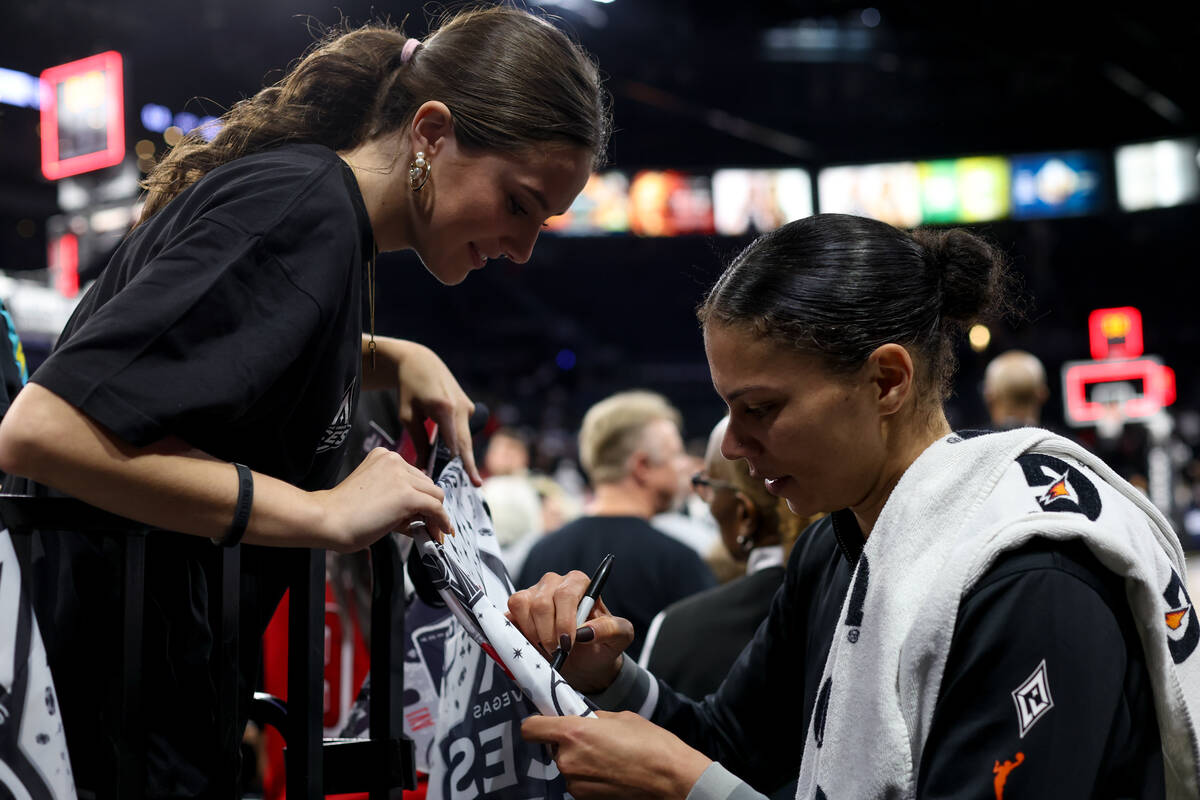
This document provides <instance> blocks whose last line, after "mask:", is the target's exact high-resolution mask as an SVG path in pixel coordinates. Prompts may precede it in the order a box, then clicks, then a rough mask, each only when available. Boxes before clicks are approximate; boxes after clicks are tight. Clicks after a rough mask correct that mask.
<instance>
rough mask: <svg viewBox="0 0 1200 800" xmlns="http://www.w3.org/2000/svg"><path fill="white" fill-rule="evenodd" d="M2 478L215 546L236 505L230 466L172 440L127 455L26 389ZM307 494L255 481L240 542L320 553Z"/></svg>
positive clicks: (321, 517) (17, 405)
mask: <svg viewBox="0 0 1200 800" xmlns="http://www.w3.org/2000/svg"><path fill="white" fill-rule="evenodd" d="M0 468H3V469H4V470H5V471H6V472H11V473H15V474H19V475H23V476H25V477H28V478H31V479H33V480H35V481H37V482H39V483H43V484H45V485H47V486H52V487H54V488H55V489H58V490H60V491H63V492H66V493H67V494H69V495H71V496H73V497H77V498H79V499H80V500H83V501H85V502H87V503H89V504H91V505H94V506H97V507H98V508H103V509H105V510H106V511H111V512H113V513H114V514H120V515H121V516H124V517H128V518H130V519H135V520H137V521H139V522H144V523H147V524H149V525H153V526H156V527H161V528H165V529H168V530H173V531H179V532H181V533H190V534H195V535H198V536H208V537H213V538H220V537H222V536H224V535H225V533H226V532H227V531H228V530H229V527H230V524H231V522H232V521H233V515H234V507H235V504H236V502H237V496H238V479H237V473H236V471H235V470H234V468H233V467H232V465H230V464H228V463H226V462H223V461H219V460H217V459H215V458H213V457H212V456H210V455H208V454H206V453H203V452H201V451H199V450H196V449H194V448H192V447H190V446H188V445H187V444H186V443H184V442H182V441H179V440H178V439H164V440H162V441H159V442H156V443H155V444H152V445H150V446H148V447H134V446H132V445H130V444H128V443H127V442H124V441H122V440H121V439H119V438H118V437H116V436H114V435H113V434H112V433H111V432H109V431H108V430H107V429H105V428H103V427H102V426H100V425H98V424H97V423H96V422H94V421H93V420H92V419H90V418H89V417H88V416H86V415H85V414H83V413H82V412H80V411H79V410H78V409H76V408H75V407H74V406H72V405H71V404H69V403H67V402H66V401H65V400H63V399H62V398H61V397H59V396H58V395H56V394H54V393H53V392H51V391H50V390H48V389H46V388H44V387H42V386H40V385H38V384H36V383H31V384H29V385H28V386H26V387H25V388H24V389H23V390H22V391H21V392H20V394H18V395H17V397H16V400H15V401H14V403H13V405H12V408H11V409H10V410H9V413H8V414H7V415H6V416H5V419H4V422H3V425H0ZM325 516H326V515H325V513H324V508H323V507H322V504H321V503H320V502H319V501H318V500H317V498H316V497H315V496H314V495H313V493H310V492H305V491H303V490H302V489H298V488H296V487H295V486H292V485H290V484H288V483H285V482H283V481H280V480H277V479H275V478H271V477H269V476H266V475H262V474H258V473H256V474H255V475H254V504H253V506H252V509H251V514H250V521H249V524H248V526H247V528H246V534H245V536H244V537H243V541H245V542H250V543H254V544H275V545H294V546H327V544H328V538H329V533H328V531H327V529H326V527H325Z"/></svg>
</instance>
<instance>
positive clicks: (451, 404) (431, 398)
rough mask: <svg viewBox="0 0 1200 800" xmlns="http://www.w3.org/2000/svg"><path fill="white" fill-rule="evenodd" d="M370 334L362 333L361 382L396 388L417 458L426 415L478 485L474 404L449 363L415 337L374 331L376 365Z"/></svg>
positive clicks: (422, 456)
mask: <svg viewBox="0 0 1200 800" xmlns="http://www.w3.org/2000/svg"><path fill="white" fill-rule="evenodd" d="M368 341H369V340H368V339H367V337H366V336H364V337H363V373H362V374H363V388H364V389H395V388H397V387H398V388H399V394H398V396H397V398H396V400H397V405H398V406H399V409H400V421H401V422H403V423H404V427H405V428H407V429H408V433H409V435H410V436H411V437H412V440H413V444H415V445H416V448H417V463H418V464H424V463H425V461H426V459H427V458H428V456H429V436H428V435H427V434H426V432H425V420H426V419H427V418H428V419H432V420H433V421H434V422H436V423H437V425H438V429H439V430H440V431H441V435H442V441H443V442H445V443H446V444H447V445H448V446H449V447H450V451H451V452H452V453H454V454H455V455H458V456H461V457H462V460H463V466H464V467H465V468H466V470H467V475H469V476H470V477H471V481H472V482H473V483H474V484H475V485H476V486H482V485H483V479H482V478H481V477H480V475H479V470H478V469H477V468H476V466H475V455H474V451H473V450H472V448H471V428H470V424H469V421H470V419H471V414H472V412H474V410H475V404H474V403H472V402H471V398H469V397H467V394H466V392H464V391H463V390H462V387H461V386H459V385H458V381H456V380H455V379H454V375H453V374H451V372H450V370H449V368H448V367H447V366H446V365H445V363H443V362H442V360H441V359H440V358H438V356H437V354H436V353H434V352H433V351H432V350H430V349H429V348H428V347H425V346H423V345H419V344H417V343H416V342H408V341H404V340H401V339H390V338H387V337H382V336H377V337H375V365H374V366H373V367H372V364H371V354H370V349H369V345H368Z"/></svg>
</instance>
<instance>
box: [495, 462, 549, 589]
mask: <svg viewBox="0 0 1200 800" xmlns="http://www.w3.org/2000/svg"><path fill="white" fill-rule="evenodd" d="M489 452H491V450H490V448H489ZM482 491H483V499H484V500H485V501H487V506H488V511H490V512H491V516H492V528H493V529H494V530H495V531H496V541H497V542H498V543H499V545H500V557H501V558H502V559H504V566H505V567H506V568H507V569H508V574H509V575H517V574H518V573H519V572H520V571H521V564H522V563H523V562H524V561H525V556H526V554H527V553H528V552H529V548H530V547H532V546H533V543H534V542H535V541H537V539H538V538H539V537H540V536H541V535H542V532H543V528H542V501H541V498H540V497H539V496H538V491H537V489H536V488H535V487H534V485H533V482H532V481H531V480H530V478H529V476H528V475H524V474H519V475H493V476H492V477H489V478H487V479H485V480H484V482H483V490H482Z"/></svg>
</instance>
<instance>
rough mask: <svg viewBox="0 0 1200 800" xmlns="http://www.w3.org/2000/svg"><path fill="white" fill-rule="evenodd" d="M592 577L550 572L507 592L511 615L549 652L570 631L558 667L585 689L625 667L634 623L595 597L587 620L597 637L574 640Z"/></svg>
mask: <svg viewBox="0 0 1200 800" xmlns="http://www.w3.org/2000/svg"><path fill="white" fill-rule="evenodd" d="M590 580H591V579H590V578H588V576H587V575H585V574H584V573H582V572H580V571H579V570H572V571H571V572H568V573H567V574H566V575H559V574H557V573H554V572H547V573H546V574H545V575H543V576H542V579H541V580H540V581H538V582H537V583H536V584H535V585H533V586H531V587H529V588H528V589H523V590H521V591H519V592H517V593H516V594H514V595H512V596H510V597H509V598H508V616H509V619H511V620H512V622H513V624H514V625H516V626H517V629H518V630H520V631H521V633H523V634H524V635H525V638H526V639H528V640H529V641H530V642H532V643H533V644H534V645H535V646H537V647H538V648H539V649H540V650H541V651H542V652H543V653H544V654H545V655H546V656H547V657H549V656H550V654H551V653H553V652H554V651H555V650H556V649H558V648H559V647H561V646H562V644H563V641H564V639H563V637H566V642H567V643H568V645H569V646H568V648H567V649H568V650H569V651H570V655H569V656H568V657H567V660H566V662H565V663H564V664H563V667H562V669H561V670H559V672H560V673H562V676H563V677H564V678H566V680H567V682H568V683H570V684H571V685H572V686H574V687H575V688H576V689H578V690H579V691H581V692H585V693H595V692H599V691H603V690H604V689H606V688H608V686H609V684H611V683H612V682H613V680H614V679H615V678H616V677H617V673H618V672H620V671H621V659H622V658H623V657H624V656H622V653H623V652H624V651H625V648H626V647H628V646H629V644H630V642H632V641H633V624H632V623H631V622H630V621H629V620H627V619H625V618H624V617H614V616H613V615H612V614H611V613H609V611H608V607H607V606H605V605H604V600H603V599H602V598H597V601H596V605H595V607H594V608H593V609H592V612H591V614H590V615H589V616H588V619H587V623H586V627H588V628H591V629H592V632H593V638H592V639H591V641H589V642H581V641H580V642H577V641H576V640H575V629H576V627H577V626H576V625H575V614H576V612H577V610H578V609H579V601H580V599H581V598H582V597H583V595H584V593H585V592H586V591H587V587H588V583H589V582H590Z"/></svg>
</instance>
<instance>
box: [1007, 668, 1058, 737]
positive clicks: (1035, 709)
mask: <svg viewBox="0 0 1200 800" xmlns="http://www.w3.org/2000/svg"><path fill="white" fill-rule="evenodd" d="M1012 698H1013V702H1014V703H1016V704H1017V722H1018V723H1019V724H1020V726H1021V738H1022V739H1024V738H1025V734H1027V733H1029V729H1030V728H1032V727H1033V725H1034V723H1036V722H1037V721H1038V720H1039V719H1041V718H1042V717H1044V716H1045V715H1046V712H1047V711H1049V710H1050V709H1052V708H1054V698H1052V697H1051V696H1050V681H1049V679H1048V678H1047V677H1046V659H1044V658H1043V659H1042V663H1040V664H1038V666H1037V669H1035V670H1034V671H1033V674H1032V675H1030V676H1029V677H1028V678H1026V679H1025V682H1024V683H1022V684H1021V685H1020V686H1018V687H1017V688H1016V689H1014V690H1013V693H1012Z"/></svg>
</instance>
